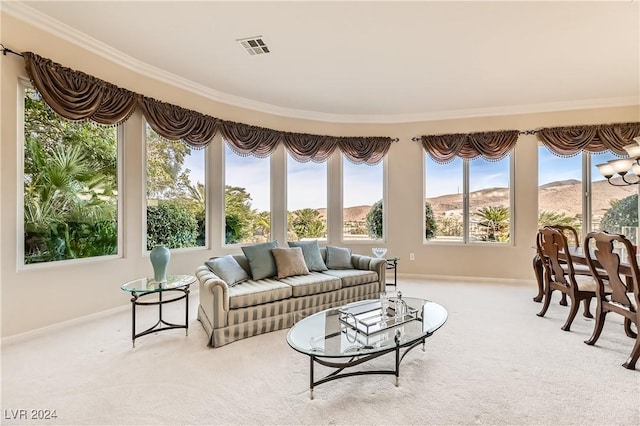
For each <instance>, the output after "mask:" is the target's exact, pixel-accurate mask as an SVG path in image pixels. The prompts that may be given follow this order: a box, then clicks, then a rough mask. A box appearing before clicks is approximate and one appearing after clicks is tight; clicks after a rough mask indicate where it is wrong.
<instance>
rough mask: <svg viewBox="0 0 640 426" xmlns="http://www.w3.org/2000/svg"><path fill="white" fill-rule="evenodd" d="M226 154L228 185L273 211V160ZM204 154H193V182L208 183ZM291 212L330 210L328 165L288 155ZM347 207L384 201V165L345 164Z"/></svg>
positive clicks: (255, 204)
mask: <svg viewBox="0 0 640 426" xmlns="http://www.w3.org/2000/svg"><path fill="white" fill-rule="evenodd" d="M225 152H226V154H225V155H226V158H225V163H226V170H225V173H226V181H227V182H226V183H227V184H228V185H232V186H240V187H243V188H246V189H247V191H248V192H249V193H250V194H251V199H252V202H251V205H252V207H253V208H255V209H257V210H259V211H262V210H269V203H270V201H269V195H270V194H269V158H256V157H253V156H248V157H240V156H238V155H236V154H234V153H233V152H232V151H231V150H229V148H225ZM204 153H205V151H204V150H193V149H192V150H191V155H190V156H188V157H187V158H186V160H185V167H186V168H188V169H190V170H191V173H190V176H191V179H192V181H200V182H204ZM287 174H288V177H289V178H288V199H287V209H288V210H298V209H301V208H307V207H309V208H326V207H327V163H326V162H324V163H313V162H307V163H300V162H298V161H295V160H293V159H292V158H291V157H289V156H288V155H287ZM343 174H344V181H345V183H346V184H345V188H344V197H345V201H344V205H345V207H350V206H357V205H371V204H373V203H375V202H376V201H378V200H379V199H381V198H382V182H383V181H382V163H380V164H378V165H376V166H366V165H354V164H352V163H350V162H349V161H343Z"/></svg>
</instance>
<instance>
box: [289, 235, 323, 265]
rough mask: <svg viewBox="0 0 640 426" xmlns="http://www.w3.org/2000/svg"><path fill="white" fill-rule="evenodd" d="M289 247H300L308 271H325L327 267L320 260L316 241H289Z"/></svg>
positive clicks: (320, 256)
mask: <svg viewBox="0 0 640 426" xmlns="http://www.w3.org/2000/svg"><path fill="white" fill-rule="evenodd" d="M289 247H300V248H301V249H302V256H304V262H305V263H306V264H307V268H309V270H310V271H316V272H321V271H326V270H327V265H325V264H324V260H322V255H321V254H320V246H319V245H318V240H314V241H289Z"/></svg>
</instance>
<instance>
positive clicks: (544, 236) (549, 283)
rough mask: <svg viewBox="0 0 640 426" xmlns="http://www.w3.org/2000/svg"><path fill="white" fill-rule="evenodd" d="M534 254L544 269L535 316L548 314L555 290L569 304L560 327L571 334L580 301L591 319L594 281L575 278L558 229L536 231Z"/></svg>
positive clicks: (577, 275) (586, 276) (590, 278)
mask: <svg viewBox="0 0 640 426" xmlns="http://www.w3.org/2000/svg"><path fill="white" fill-rule="evenodd" d="M536 250H537V251H538V255H539V256H540V259H541V261H542V266H543V268H544V273H543V279H544V304H543V306H542V310H541V311H540V312H539V313H538V314H537V315H538V316H539V317H543V316H544V315H545V314H546V313H547V309H548V308H549V304H550V302H551V297H552V295H553V292H554V291H555V290H558V291H559V292H560V293H561V294H565V295H566V296H567V297H568V298H569V300H570V307H569V315H568V317H567V320H566V322H565V323H564V325H563V326H562V327H561V328H562V330H564V331H570V330H571V323H572V322H573V320H574V318H575V316H576V314H577V313H578V309H579V307H580V301H581V300H582V301H584V311H585V312H584V316H586V317H591V314H590V312H589V304H590V302H591V299H592V298H594V297H595V296H596V281H595V280H594V279H593V277H592V276H591V275H579V274H576V272H575V268H574V266H573V261H572V260H571V256H570V255H569V244H568V242H567V237H566V236H565V235H564V233H562V231H560V230H559V229H556V228H553V227H545V228H542V229H540V230H538V235H537V238H536Z"/></svg>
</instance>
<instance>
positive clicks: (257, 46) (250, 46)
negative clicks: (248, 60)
mask: <svg viewBox="0 0 640 426" xmlns="http://www.w3.org/2000/svg"><path fill="white" fill-rule="evenodd" d="M237 42H238V43H240V44H241V45H242V47H244V48H245V50H246V51H247V52H248V53H249V55H262V54H263V53H269V48H268V47H267V45H266V43H265V42H264V40H262V36H255V37H249V38H241V39H238V40H237Z"/></svg>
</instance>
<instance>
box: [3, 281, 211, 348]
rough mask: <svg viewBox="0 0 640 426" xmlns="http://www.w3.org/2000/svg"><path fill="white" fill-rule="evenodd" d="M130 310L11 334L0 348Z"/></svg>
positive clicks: (114, 310) (119, 308)
mask: <svg viewBox="0 0 640 426" xmlns="http://www.w3.org/2000/svg"><path fill="white" fill-rule="evenodd" d="M198 294H199V290H198V287H197V286H195V289H194V290H191V291H190V293H189V296H190V297H194V295H198ZM130 310H131V304H130V303H127V304H126V305H122V306H116V307H115V308H110V309H106V310H104V311H100V312H95V313H93V314H87V315H83V316H81V317H77V318H71V319H68V320H65V321H61V322H57V323H55V324H51V325H47V326H44V327H40V328H36V329H33V330H29V331H25V332H24V333H18V334H13V335H11V336H7V337H3V338H2V340H0V346H4V345H11V344H14V343H20V342H24V341H25V340H29V339H33V338H37V337H42V336H43V335H46V334H48V333H51V332H53V331H58V330H61V329H63V328H66V327H71V326H74V325H78V324H84V323H86V322H88V321H93V320H98V319H102V318H104V317H107V316H109V315H114V314H119V313H121V312H124V311H130Z"/></svg>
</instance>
